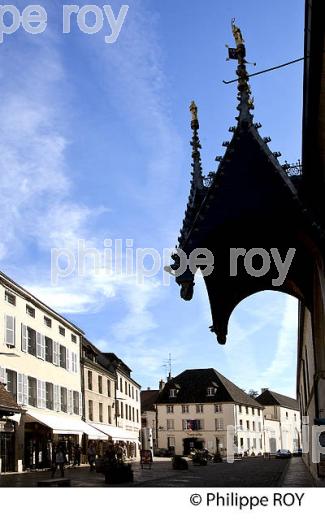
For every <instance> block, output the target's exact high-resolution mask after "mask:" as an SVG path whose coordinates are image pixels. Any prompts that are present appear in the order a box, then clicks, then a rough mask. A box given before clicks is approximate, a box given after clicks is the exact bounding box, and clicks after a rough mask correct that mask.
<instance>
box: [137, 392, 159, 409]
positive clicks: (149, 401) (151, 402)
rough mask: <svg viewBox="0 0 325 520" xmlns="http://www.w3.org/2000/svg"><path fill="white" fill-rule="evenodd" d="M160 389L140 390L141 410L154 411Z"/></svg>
mask: <svg viewBox="0 0 325 520" xmlns="http://www.w3.org/2000/svg"><path fill="white" fill-rule="evenodd" d="M158 395H159V390H142V391H141V392H140V399H141V412H154V411H155V404H156V401H157V398H158Z"/></svg>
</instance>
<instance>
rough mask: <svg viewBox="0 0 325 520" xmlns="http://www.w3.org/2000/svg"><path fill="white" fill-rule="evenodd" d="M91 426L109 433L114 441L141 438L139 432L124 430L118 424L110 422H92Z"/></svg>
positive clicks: (131, 440) (135, 440) (132, 440)
mask: <svg viewBox="0 0 325 520" xmlns="http://www.w3.org/2000/svg"><path fill="white" fill-rule="evenodd" d="M91 426H93V427H94V428H97V429H98V430H100V431H102V432H104V433H106V435H109V436H110V437H111V438H112V440H113V441H130V442H137V441H138V440H139V432H137V431H135V432H134V431H129V430H123V428H118V427H117V426H112V425H110V424H101V423H91Z"/></svg>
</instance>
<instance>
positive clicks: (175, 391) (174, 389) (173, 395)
mask: <svg viewBox="0 0 325 520" xmlns="http://www.w3.org/2000/svg"><path fill="white" fill-rule="evenodd" d="M176 396H177V390H176V388H171V389H170V390H169V397H176Z"/></svg>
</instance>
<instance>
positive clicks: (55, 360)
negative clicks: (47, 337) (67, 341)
mask: <svg viewBox="0 0 325 520" xmlns="http://www.w3.org/2000/svg"><path fill="white" fill-rule="evenodd" d="M53 364H54V365H58V364H59V344H58V342H57V341H53Z"/></svg>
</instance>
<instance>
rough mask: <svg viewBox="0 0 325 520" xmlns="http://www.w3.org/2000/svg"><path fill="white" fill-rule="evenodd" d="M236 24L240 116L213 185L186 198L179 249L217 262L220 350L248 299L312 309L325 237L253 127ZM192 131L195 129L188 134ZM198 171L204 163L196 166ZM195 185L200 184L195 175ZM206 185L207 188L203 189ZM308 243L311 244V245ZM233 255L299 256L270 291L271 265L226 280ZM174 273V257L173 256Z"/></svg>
mask: <svg viewBox="0 0 325 520" xmlns="http://www.w3.org/2000/svg"><path fill="white" fill-rule="evenodd" d="M238 31H239V29H238V28H237V27H236V26H235V25H234V24H233V33H234V35H235V34H236V36H235V39H236V43H237V48H236V53H237V59H238V63H239V64H238V68H237V75H238V78H239V80H238V100H239V105H238V107H237V108H238V111H239V116H238V117H237V118H236V119H237V125H236V127H234V128H232V129H231V131H233V137H232V139H231V140H230V142H229V143H228V142H227V143H224V144H225V145H226V151H225V154H224V156H223V157H222V158H219V160H220V164H219V167H218V169H217V172H216V173H215V174H214V176H213V178H212V182H211V185H210V186H209V187H204V186H202V185H201V187H200V189H198V187H197V185H196V184H195V182H193V176H192V183H191V193H190V198H189V204H188V207H187V211H186V216H185V219H184V221H183V227H182V229H181V234H180V237H179V243H178V247H179V248H180V249H182V250H183V251H184V252H185V253H186V254H187V256H189V255H190V253H191V252H192V251H193V250H194V249H196V248H207V249H209V250H210V251H211V252H212V253H213V256H214V269H213V273H212V274H210V275H209V276H205V277H204V281H205V284H206V287H207V291H208V296H209V300H210V307H211V314H212V327H211V330H212V331H213V332H215V333H216V335H217V339H218V341H219V343H221V344H224V343H225V342H226V336H227V332H228V322H229V319H230V316H231V313H232V311H233V310H234V308H235V307H236V306H237V305H238V304H239V303H240V302H241V301H242V300H244V299H245V298H247V297H248V296H250V295H252V294H254V293H257V292H259V291H263V290H270V289H271V290H277V291H281V292H284V293H287V294H290V295H292V296H295V297H297V298H299V299H300V300H301V301H304V302H305V304H306V305H307V306H309V305H310V302H311V300H312V297H311V293H310V291H311V287H312V283H311V277H312V276H313V264H314V261H315V256H316V255H317V252H318V251H319V250H320V249H321V250H324V249H325V248H324V242H325V241H324V234H323V231H322V229H321V227H320V226H319V224H318V223H317V222H316V220H315V218H314V216H313V215H312V214H311V212H310V211H309V209H308V208H306V207H305V206H304V205H303V203H302V202H301V200H300V198H299V196H298V192H297V189H296V187H295V185H294V184H293V183H292V182H291V180H290V178H289V176H288V175H287V173H286V172H285V170H284V169H283V168H282V166H281V164H280V163H279V161H278V156H279V154H274V153H273V152H272V151H271V150H270V148H269V146H268V144H267V143H268V142H269V138H266V139H263V138H262V137H261V136H260V134H259V132H258V128H259V127H260V126H261V125H259V124H254V122H253V115H252V113H251V111H252V109H253V101H252V99H251V92H250V88H249V85H248V75H247V72H246V61H245V54H246V50H245V46H244V43H243V39H242V36H241V33H240V31H239V32H238ZM192 128H193V127H192ZM200 168H201V163H200ZM200 179H204V177H203V175H202V169H200ZM203 184H204V183H203ZM310 237H311V238H310ZM231 248H245V249H246V250H249V249H251V248H263V249H265V250H267V251H270V249H271V248H277V249H278V250H279V253H280V255H281V258H282V259H283V258H285V257H286V254H287V252H288V249H289V248H294V249H295V250H296V254H295V256H294V259H293V261H292V264H291V267H290V269H289V272H288V275H287V277H286V279H285V281H284V283H283V284H282V285H281V286H275V285H274V280H275V279H276V278H277V270H276V268H275V266H271V269H270V271H269V273H268V274H266V275H265V276H263V277H259V278H256V277H252V276H250V275H249V274H247V273H246V272H245V270H244V269H240V270H239V271H238V275H237V276H236V277H234V276H230V249H231ZM173 259H174V264H173V266H172V268H174V269H176V268H177V267H178V265H179V258H178V255H177V254H175V255H174V256H173ZM176 281H177V283H178V284H179V285H180V286H181V296H182V298H184V299H185V300H190V299H191V298H192V296H193V288H194V274H193V273H192V272H191V271H190V270H189V269H188V270H187V271H186V272H185V273H183V274H182V275H180V276H178V277H177V278H176Z"/></svg>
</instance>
